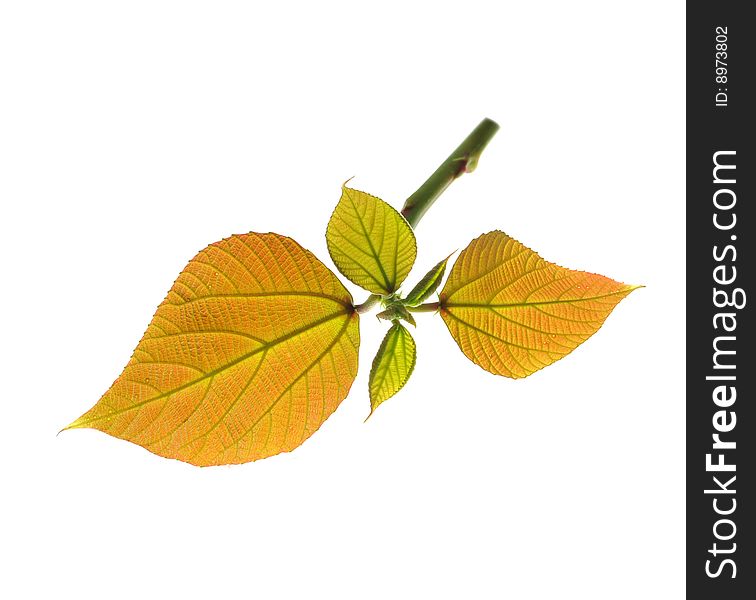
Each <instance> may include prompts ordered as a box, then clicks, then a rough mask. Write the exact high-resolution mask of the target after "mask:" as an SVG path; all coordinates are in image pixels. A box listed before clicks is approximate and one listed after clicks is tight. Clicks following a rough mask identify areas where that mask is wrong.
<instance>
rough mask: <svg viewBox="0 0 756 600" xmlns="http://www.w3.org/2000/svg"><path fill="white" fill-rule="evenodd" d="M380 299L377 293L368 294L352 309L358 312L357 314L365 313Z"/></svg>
mask: <svg viewBox="0 0 756 600" xmlns="http://www.w3.org/2000/svg"><path fill="white" fill-rule="evenodd" d="M380 299H381V296H380V295H379V294H370V295H369V296H368V297H367V299H366V300H365V302H363V303H362V304H358V305H357V306H355V307H354V310H355V311H356V312H358V313H359V314H362V313H366V312H367V311H369V310H370V309H371V308H373V307H374V306H375V305H376V304H378V302H379V301H380Z"/></svg>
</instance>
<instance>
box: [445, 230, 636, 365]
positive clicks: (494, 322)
mask: <svg viewBox="0 0 756 600" xmlns="http://www.w3.org/2000/svg"><path fill="white" fill-rule="evenodd" d="M638 287H640V286H631V285H626V284H624V283H619V282H617V281H614V280H612V279H609V278H608V277H604V276H602V275H594V274H593V273H586V272H583V271H572V270H570V269H565V268H563V267H560V266H557V265H555V264H553V263H550V262H547V261H545V260H544V259H542V258H541V257H540V256H538V254H536V253H535V252H533V251H532V250H530V249H529V248H526V247H525V246H523V245H522V244H521V243H520V242H518V241H516V240H514V239H512V238H511V237H509V236H508V235H506V234H505V233H502V232H501V231H493V232H491V233H487V234H485V235H482V236H480V237H479V238H477V239H475V240H473V241H472V242H471V243H470V245H469V246H468V247H467V248H466V249H465V250H463V251H462V253H461V254H460V255H459V258H458V259H457V262H456V263H455V264H454V267H453V268H452V270H451V273H450V274H449V279H448V280H447V282H446V285H445V286H444V289H443V291H442V292H441V294H440V310H441V316H442V317H443V319H444V321H445V323H446V326H447V327H448V328H449V332H450V333H451V335H452V337H453V338H454V340H455V341H456V342H457V344H458V345H459V347H460V349H461V350H462V352H464V354H465V355H466V356H467V357H468V358H469V359H470V360H471V361H473V362H474V363H476V364H478V365H480V366H481V367H483V368H484V369H485V370H486V371H490V372H491V373H494V374H496V375H504V376H506V377H514V378H518V377H526V376H528V375H530V374H531V373H534V372H535V371H538V370H539V369H542V368H543V367H545V366H548V365H550V364H551V363H553V362H555V361H557V360H559V359H560V358H562V357H563V356H565V355H566V354H569V353H570V352H572V351H573V350H574V349H575V348H576V347H577V346H579V345H580V344H582V343H583V342H584V341H585V340H587V339H588V338H589V337H590V336H592V335H593V334H594V333H596V331H598V329H599V328H600V327H601V325H602V324H603V323H604V320H605V319H606V318H607V317H608V316H609V313H610V312H611V311H612V309H613V308H614V307H615V306H616V305H617V304H618V303H619V302H620V300H622V299H623V298H624V297H625V296H627V295H628V294H629V293H630V292H632V291H633V290H634V289H637V288H638Z"/></svg>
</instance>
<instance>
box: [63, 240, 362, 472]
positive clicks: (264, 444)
mask: <svg viewBox="0 0 756 600" xmlns="http://www.w3.org/2000/svg"><path fill="white" fill-rule="evenodd" d="M358 320H359V319H358V315H357V313H355V312H354V308H353V306H352V297H351V295H350V294H349V292H348V291H347V290H346V289H345V288H344V286H343V285H342V284H341V282H339V280H338V279H337V278H336V277H335V276H334V275H333V273H331V271H329V270H328V269H327V268H326V267H325V266H324V265H323V264H322V263H321V262H320V261H319V260H318V259H317V258H316V257H315V256H314V255H313V254H311V253H310V252H308V251H307V250H305V249H304V248H302V247H301V246H300V245H299V244H297V243H296V242H295V241H294V240H291V239H289V238H287V237H284V236H280V235H276V234H274V233H267V234H257V233H249V234H245V235H235V236H232V237H230V238H227V239H225V240H222V241H220V242H216V243H215V244H211V245H210V246H208V247H207V248H205V249H204V250H202V251H201V252H200V253H199V254H197V256H195V257H194V258H193V259H192V260H191V261H190V262H189V264H188V265H187V266H186V268H185V269H184V271H183V272H182V273H181V274H180V275H179V277H178V279H177V280H176V282H175V283H174V284H173V287H172V288H171V290H170V291H169V292H168V296H167V297H166V299H165V300H164V301H163V303H162V304H161V305H160V306H159V307H158V309H157V312H156V313H155V316H154V317H153V319H152V322H151V323H150V325H149V327H148V328H147V331H146V333H145V334H144V337H143V338H142V340H141V341H140V342H139V344H138V345H137V347H136V350H135V351H134V354H133V356H132V358H131V360H130V361H129V363H128V365H126V368H125V369H124V371H123V373H122V374H121V375H120V377H118V379H116V381H115V383H114V384H113V385H112V387H111V388H110V389H109V390H108V391H107V392H106V393H105V395H104V396H103V397H102V398H101V399H100V401H99V402H98V403H97V404H96V405H95V406H94V407H93V408H92V409H91V410H89V411H88V412H87V413H85V414H84V415H83V416H81V417H80V418H79V419H78V420H76V421H75V422H74V423H72V424H71V425H69V428H77V427H91V428H94V429H99V430H101V431H104V432H105V433H108V434H110V435H113V436H115V437H119V438H122V439H125V440H128V441H130V442H134V443H135V444H139V445H140V446H143V447H145V448H147V449H148V450H150V451H151V452H154V453H155V454H159V455H160V456H165V457H168V458H177V459H179V460H183V461H186V462H189V463H192V464H195V465H201V466H206V465H220V464H229V463H244V462H248V461H251V460H257V459H259V458H265V457H267V456H272V455H274V454H278V453H279V452H286V451H289V450H293V449H294V448H296V447H297V446H299V445H300V444H301V443H302V442H304V441H305V440H306V439H307V438H308V437H310V435H312V434H313V433H314V432H315V431H316V430H317V429H318V428H319V427H320V425H321V424H322V423H323V421H325V420H326V419H327V418H328V416H329V415H330V414H331V413H332V412H333V411H334V410H335V409H336V407H337V406H338V405H339V404H340V403H341V401H342V400H343V399H344V398H345V397H346V395H347V393H348V392H349V388H350V386H351V385H352V382H353V381H354V378H355V376H356V374H357V351H358V347H359V323H358Z"/></svg>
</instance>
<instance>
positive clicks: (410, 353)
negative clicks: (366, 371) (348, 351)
mask: <svg viewBox="0 0 756 600" xmlns="http://www.w3.org/2000/svg"><path fill="white" fill-rule="evenodd" d="M416 359H417V351H416V348H415V340H413V339H412V336H411V335H410V332H409V331H407V329H406V328H405V327H403V326H402V324H401V323H399V321H394V324H393V325H392V326H391V329H389V330H388V333H387V334H386V337H384V338H383V341H382V342H381V346H380V348H379V349H378V353H377V354H376V355H375V358H374V359H373V366H372V368H371V369H370V383H369V387H370V414H371V415H372V414H373V412H374V411H375V409H376V408H378V406H379V405H380V404H381V403H383V402H385V401H386V400H388V399H389V398H391V396H393V395H394V394H396V393H397V392H398V391H399V390H401V389H402V388H403V387H404V384H405V383H407V380H408V379H409V378H410V375H412V370H413V369H414V368H415V360H416ZM369 416H370V415H368V417H369Z"/></svg>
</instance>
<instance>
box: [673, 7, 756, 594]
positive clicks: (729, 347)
mask: <svg viewBox="0 0 756 600" xmlns="http://www.w3.org/2000/svg"><path fill="white" fill-rule="evenodd" d="M751 9H752V6H751V5H750V3H747V2H726V1H723V0H719V1H716V0H712V1H710V2H693V3H688V4H687V66H686V68H687V100H686V102H687V170H686V183H687V199H686V206H687V215H686V218H687V242H686V243H687V265H686V269H687V365H686V367H687V373H686V380H687V389H686V405H687V467H686V468H687V540H686V541H687V553H686V554H687V555H686V577H687V596H688V597H689V598H717V599H719V600H738V599H741V598H742V599H746V598H747V599H749V600H752V599H753V598H756V584H755V582H756V551H755V547H756V535H755V534H754V518H753V515H754V512H756V505H755V504H754V503H755V502H756V497H755V495H754V479H756V471H755V470H754V468H753V466H754V460H755V457H756V411H755V410H754V405H756V395H755V394H754V384H753V382H754V378H755V377H756V362H755V359H756V353H754V352H753V351H752V346H753V344H755V343H756V333H755V332H754V326H753V311H752V310H751V309H752V305H754V304H756V288H754V286H753V281H754V271H755V270H756V262H754V257H753V237H754V235H755V234H756V210H754V206H753V205H754V204H756V195H755V194H756V189H755V186H754V181H756V163H755V162H754V150H753V146H754V144H756V135H755V133H756V132H755V131H754V119H753V112H754V110H756V96H755V95H754V87H755V86H754V83H756V82H754V78H755V77H756V60H754V59H755V58H756V57H755V56H754V45H755V44H756V22H754V20H753V18H752V17H751V16H750V15H751V14H752V12H751ZM717 60H719V62H717ZM717 69H719V70H717ZM717 78H719V79H717ZM717 153H719V154H717ZM717 164H718V165H720V167H721V168H719V169H718V170H716V167H717ZM733 446H734V447H733Z"/></svg>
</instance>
